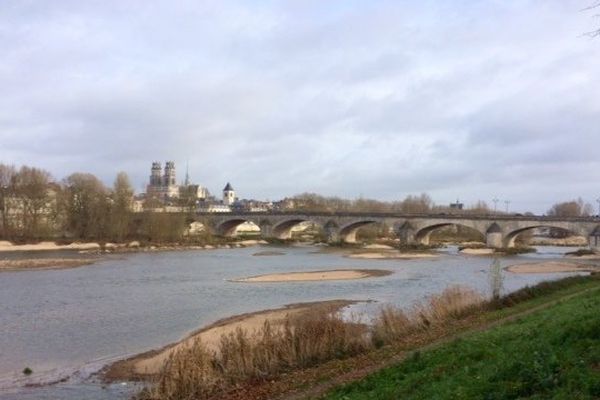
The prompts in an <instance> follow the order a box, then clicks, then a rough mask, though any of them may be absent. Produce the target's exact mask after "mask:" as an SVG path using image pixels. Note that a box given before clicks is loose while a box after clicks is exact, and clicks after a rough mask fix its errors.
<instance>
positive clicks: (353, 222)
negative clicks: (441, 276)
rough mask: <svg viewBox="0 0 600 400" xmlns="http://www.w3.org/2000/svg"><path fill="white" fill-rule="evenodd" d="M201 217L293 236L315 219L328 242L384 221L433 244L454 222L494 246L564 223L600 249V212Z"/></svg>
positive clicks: (227, 232)
mask: <svg viewBox="0 0 600 400" xmlns="http://www.w3.org/2000/svg"><path fill="white" fill-rule="evenodd" d="M197 220H198V221H199V222H202V223H203V224H204V225H205V226H206V227H208V229H209V230H210V231H212V232H213V233H214V234H217V235H220V236H234V235H235V232H236V228H237V227H238V226H239V225H240V224H242V223H244V222H252V223H254V224H256V225H257V226H258V227H259V228H260V230H261V235H262V237H263V238H266V239H268V238H277V239H289V238H291V235H292V228H293V227H294V226H295V225H298V224H300V223H302V222H307V221H308V222H311V223H313V224H316V225H318V226H319V227H321V228H322V229H323V232H324V233H325V235H326V237H327V240H328V242H330V243H333V242H340V241H343V242H348V243H353V242H355V241H356V232H357V231H358V229H360V228H361V227H363V226H365V225H369V224H375V223H383V224H386V225H387V226H389V227H390V228H392V229H393V230H394V232H395V233H396V235H397V236H398V237H399V238H400V240H401V242H402V243H404V244H429V236H430V234H431V232H433V231H434V230H436V229H439V228H443V227H446V226H450V225H456V226H464V227H468V228H471V229H474V230H476V231H478V232H479V233H481V235H482V238H484V239H485V241H486V243H487V245H488V246H490V247H496V248H501V247H513V246H514V245H515V239H516V237H517V236H518V235H519V234H520V233H523V232H525V231H527V230H530V229H535V228H558V229H562V230H565V231H568V232H569V233H571V234H574V235H579V236H583V237H586V238H588V239H589V244H590V246H591V247H594V248H596V249H600V218H591V217H590V218H561V217H546V216H521V215H504V214H498V215H468V214H385V213H327V212H264V213H262V212H260V213H256V212H253V213H251V212H248V213H243V212H242V213H238V212H234V213H198V214H197Z"/></svg>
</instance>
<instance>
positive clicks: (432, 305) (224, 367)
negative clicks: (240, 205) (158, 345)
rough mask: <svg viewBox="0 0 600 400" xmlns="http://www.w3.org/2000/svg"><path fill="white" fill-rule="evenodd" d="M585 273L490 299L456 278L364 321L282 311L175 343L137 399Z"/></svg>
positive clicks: (222, 387)
mask: <svg viewBox="0 0 600 400" xmlns="http://www.w3.org/2000/svg"><path fill="white" fill-rule="evenodd" d="M589 279H600V275H593V276H591V277H570V278H566V279H563V280H560V281H553V282H544V283H541V284H539V285H537V286H534V287H528V288H524V289H521V290H519V291H516V292H514V293H512V294H509V295H507V296H504V297H501V298H499V299H492V300H485V299H484V298H483V297H482V296H481V295H480V294H479V293H477V292H475V291H473V290H471V289H469V288H465V287H460V286H454V287H450V288H448V289H446V290H445V291H444V292H442V293H441V294H439V295H434V296H431V297H429V298H428V299H427V300H426V301H423V302H421V303H417V304H415V305H414V306H413V307H412V308H409V309H407V310H403V309H400V308H397V307H392V306H386V307H383V308H382V309H381V311H380V312H379V314H378V315H377V316H376V317H375V318H374V320H373V323H372V324H371V325H370V326H366V325H364V324H360V323H358V322H357V321H348V320H345V319H343V318H342V316H341V315H340V314H339V313H336V312H331V310H330V309H326V308H324V309H321V310H316V311H313V310H311V311H310V313H306V314H300V315H288V316H287V317H286V318H285V319H284V321H283V323H281V324H277V325H273V324H271V323H270V322H268V321H266V322H265V323H264V325H263V326H262V327H261V328H260V329H258V330H256V331H253V332H249V331H247V330H243V329H237V330H236V331H235V332H232V333H230V334H228V335H224V336H222V337H221V340H220V343H219V346H218V347H217V349H216V350H208V349H207V348H206V347H205V346H204V345H203V344H202V342H201V341H199V340H197V341H195V342H194V343H193V344H192V345H190V346H187V347H183V348H181V349H180V350H178V351H177V352H175V353H173V354H172V355H171V357H170V358H169V360H168V361H167V362H166V363H165V365H164V367H163V369H162V371H161V372H160V374H159V375H158V376H157V377H156V382H155V384H154V385H152V386H151V387H149V388H147V389H145V390H143V391H142V392H141V393H140V394H139V395H138V396H137V399H138V400H191V399H200V400H201V399H207V398H210V397H211V396H213V395H215V394H216V393H218V392H223V391H226V390H229V389H232V388H235V387H237V386H239V385H242V384H244V383H249V382H252V381H258V380H266V379H272V378H275V377H277V376H278V375H281V374H283V373H286V372H288V371H292V370H294V369H299V368H305V367H310V366H314V365H317V364H320V363H323V362H326V361H329V360H333V359H342V358H346V357H351V356H354V355H357V354H361V353H365V352H367V351H369V350H372V349H374V348H376V347H380V346H383V345H386V344H393V343H401V342H402V341H403V340H404V339H405V338H407V337H409V336H413V335H421V334H424V333H426V332H427V331H429V330H432V329H438V330H439V329H451V328H450V327H449V326H451V325H452V324H451V322H453V321H456V320H459V319H462V318H465V317H467V316H471V315H475V314H477V313H480V312H482V311H484V310H493V309H498V308H503V307H509V306H512V305H514V304H516V303H519V302H522V301H526V300H529V299H531V298H534V297H538V296H542V295H547V294H550V293H552V292H555V291H557V290H561V289H564V288H566V287H569V286H571V285H574V284H579V283H583V282H586V281H588V280H589ZM413 337H414V336H413Z"/></svg>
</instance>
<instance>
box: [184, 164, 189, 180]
mask: <svg viewBox="0 0 600 400" xmlns="http://www.w3.org/2000/svg"><path fill="white" fill-rule="evenodd" d="M184 185H185V186H189V185H190V160H188V161H187V163H186V165H185V182H184Z"/></svg>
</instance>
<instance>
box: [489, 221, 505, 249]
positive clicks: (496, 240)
mask: <svg viewBox="0 0 600 400" xmlns="http://www.w3.org/2000/svg"><path fill="white" fill-rule="evenodd" d="M485 244H486V246H487V247H492V248H494V249H500V248H502V247H504V236H503V235H502V229H501V228H500V225H498V224H497V223H495V222H494V223H493V224H492V225H491V226H490V227H489V228H488V230H487V232H486V233H485Z"/></svg>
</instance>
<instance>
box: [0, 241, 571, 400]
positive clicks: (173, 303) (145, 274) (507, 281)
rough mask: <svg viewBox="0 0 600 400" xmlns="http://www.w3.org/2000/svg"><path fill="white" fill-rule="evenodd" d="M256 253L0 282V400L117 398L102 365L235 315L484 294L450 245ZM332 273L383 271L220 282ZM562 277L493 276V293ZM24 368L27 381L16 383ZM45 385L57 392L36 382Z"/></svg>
mask: <svg viewBox="0 0 600 400" xmlns="http://www.w3.org/2000/svg"><path fill="white" fill-rule="evenodd" d="M260 250H261V248H259V247H255V248H242V249H223V250H199V251H176V252H163V253H138V254H127V255H124V256H122V257H112V258H107V259H104V260H103V261H100V262H98V263H96V264H94V265H90V266H85V267H80V268H74V269H63V270H38V271H18V272H2V273H0V399H2V400H8V399H10V400H13V399H14V400H30V399H73V400H75V399H91V400H105V399H126V398H128V397H129V396H130V395H131V394H132V393H133V392H134V391H135V390H136V386H135V384H132V383H116V384H111V385H103V384H102V383H101V382H100V381H99V379H98V378H97V376H95V374H94V373H95V372H97V371H98V370H99V369H100V368H102V366H104V365H106V364H107V363H109V362H111V361H114V360H117V359H120V358H124V357H127V356H129V355H133V354H137V353H140V352H144V351H147V350H151V349H155V348H159V347H162V346H164V345H166V344H168V343H172V342H175V341H177V340H180V339H181V338H183V337H185V336H186V335H187V334H189V333H190V332H191V331H194V330H196V329H198V328H199V327H202V326H204V325H207V324H210V323H211V322H214V321H216V320H218V319H221V318H224V317H227V316H232V315H236V314H241V313H246V312H252V311H258V310H263V309H268V308H276V307H280V306H283V305H286V304H290V303H298V302H306V301H316V300H331V299H352V300H373V301H375V303H369V304H368V305H364V304H359V305H356V306H353V308H352V309H351V310H349V312H354V311H358V312H367V313H368V312H370V311H372V310H373V309H374V308H375V307H379V306H380V305H381V304H382V303H393V304H396V305H399V306H409V305H410V304H412V303H413V302H415V301H418V300H421V299H423V298H424V297H426V296H427V295H430V294H433V293H439V292H441V291H442V290H443V289H444V288H446V287H448V286H450V285H456V284H458V285H466V286H469V287H472V288H475V289H477V290H479V291H481V292H482V293H488V292H489V283H488V270H489V267H490V264H491V263H492V258H491V257H481V256H476V257H475V256H464V255H460V254H458V253H457V252H456V248H455V247H449V248H446V249H442V250H440V251H439V253H440V256H439V257H437V258H433V259H414V260H359V259H350V258H347V257H344V253H342V252H323V251H321V250H320V249H319V248H318V247H282V248H278V249H277V250H279V251H281V252H283V253H285V254H284V255H280V256H263V257H259V256H253V254H254V253H256V252H258V251H260ZM262 250H264V248H263V249H262ZM571 250H573V249H572V248H565V247H561V248H556V247H539V248H538V253H537V254H527V255H520V256H514V257H505V258H501V259H500V261H501V263H502V265H503V266H505V265H510V264H515V263H520V262H524V261H527V262H529V261H531V262H533V261H536V260H540V259H551V258H560V257H562V254H563V253H564V252H566V251H571ZM71 254H72V253H71ZM63 255H64V254H57V253H54V254H52V255H51V256H52V257H57V256H63ZM30 256H31V255H27V257H30ZM71 256H72V255H71ZM13 257H14V255H13ZM339 268H377V269H389V270H392V271H393V272H394V273H393V274H392V275H389V276H385V277H376V278H368V279H363V280H354V281H327V282H295V283H234V282H230V281H229V280H230V279H235V278H240V277H247V276H252V275H259V274H266V273H273V272H292V271H310V270H327V269H339ZM565 275H566V274H532V275H525V274H523V275H518V274H512V273H507V272H505V273H504V289H505V291H507V292H508V291H513V290H516V289H518V288H521V287H523V286H526V285H530V284H535V283H537V282H539V281H542V280H548V279H556V278H559V277H563V276H565ZM25 367H29V368H31V369H32V370H33V371H34V373H33V374H32V375H31V376H29V377H25V376H24V375H23V374H22V372H21V371H23V369H24V368H25ZM56 381H61V382H59V383H54V384H48V383H49V382H56Z"/></svg>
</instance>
